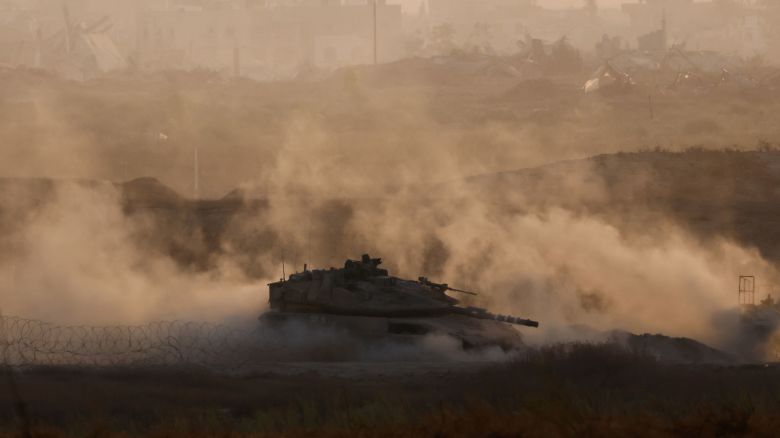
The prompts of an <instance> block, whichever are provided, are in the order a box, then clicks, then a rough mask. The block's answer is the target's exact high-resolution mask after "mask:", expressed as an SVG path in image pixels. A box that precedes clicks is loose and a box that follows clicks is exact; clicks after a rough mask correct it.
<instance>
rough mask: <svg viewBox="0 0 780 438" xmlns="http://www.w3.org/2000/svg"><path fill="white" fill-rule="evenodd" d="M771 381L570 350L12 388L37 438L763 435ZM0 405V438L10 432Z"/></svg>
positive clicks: (140, 373)
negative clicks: (291, 373) (407, 371)
mask: <svg viewBox="0 0 780 438" xmlns="http://www.w3.org/2000/svg"><path fill="white" fill-rule="evenodd" d="M421 367H424V365H421ZM778 377H780V369H777V368H776V367H774V366H754V367H733V368H725V367H707V366H680V365H668V364H664V363H660V362H658V361H657V360H655V359H653V358H651V357H647V356H642V355H637V354H635V353H632V352H629V351H626V350H624V349H621V348H619V347H615V346H613V345H590V344H581V345H558V346H554V347H548V348H544V349H541V350H537V351H534V352H533V353H531V354H529V355H528V356H526V357H524V358H523V359H521V360H518V361H515V362H512V363H506V364H498V365H490V366H487V368H480V367H475V368H473V369H469V370H464V371H461V372H454V371H453V372H451V373H435V374H431V373H425V372H422V373H418V374H414V375H407V376H404V377H402V376H395V377H392V376H385V377H382V376H379V375H376V374H365V375H359V376H353V377H350V378H344V377H332V376H331V377H328V376H321V375H316V374H309V375H304V376H297V377H295V378H292V377H284V376H275V377H274V378H270V376H262V375H245V376H220V375H213V374H207V373H202V372H199V371H193V370H189V371H186V370H127V369H125V370H102V371H100V370H97V371H96V370H92V371H88V370H57V369H40V370H30V371H28V372H25V373H24V374H22V375H20V376H18V380H19V384H20V388H21V393H22V396H23V397H25V402H26V403H27V406H28V408H29V409H28V410H29V412H30V415H32V421H33V424H34V426H33V428H32V431H31V432H32V436H36V437H61V436H62V437H65V436H95V437H100V436H106V437H108V436H135V435H139V434H143V435H149V436H157V437H179V436H192V437H222V436H224V437H228V436H230V437H241V436H247V437H248V436H258V437H262V436H289V437H298V436H301V437H305V436H318V437H319V436H353V435H354V436H388V437H395V436H399V437H400V436H447V437H473V436H544V437H549V436H668V435H677V436H743V435H749V436H762V435H763V436H771V435H773V434H774V432H775V431H776V430H777V428H778V427H780V418H778V417H777V415H776V412H777V410H778V408H779V407H780V399H779V398H778V396H777V394H780V392H779V391H778V390H780V379H778ZM74 392H78V393H79V394H74ZM0 400H2V405H0V407H2V408H3V409H2V410H0V412H4V413H6V414H5V415H6V418H5V422H4V426H3V428H2V430H3V432H2V433H1V434H0V436H2V437H12V436H19V432H20V429H19V424H20V423H19V421H18V419H17V418H13V417H10V416H8V415H10V412H12V410H11V409H6V408H7V407H9V406H8V403H9V402H10V400H9V399H8V395H7V394H6V393H5V392H4V393H3V395H1V396H0ZM87 412H89V414H86V413H87Z"/></svg>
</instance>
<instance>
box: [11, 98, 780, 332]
mask: <svg viewBox="0 0 780 438" xmlns="http://www.w3.org/2000/svg"><path fill="white" fill-rule="evenodd" d="M360 99H362V100H360V101H359V103H360V104H361V105H364V107H365V108H367V109H366V113H365V114H366V116H365V117H366V118H365V119H364V120H361V121H360V122H361V123H365V125H366V127H365V129H364V130H359V129H356V128H355V126H354V125H345V124H339V123H333V122H332V121H330V120H327V119H323V118H322V117H320V116H317V112H316V111H314V110H313V109H312V108H311V107H308V108H304V109H299V110H297V111H294V112H292V113H290V114H289V115H288V117H287V119H285V120H279V121H277V122H275V123H278V127H279V129H280V130H279V134H278V136H277V138H278V140H279V143H278V144H277V148H276V150H275V151H273V153H272V154H267V153H265V152H264V153H263V154H264V156H265V159H264V160H263V164H262V165H261V166H260V167H257V172H256V175H255V177H254V178H251V179H250V178H247V179H245V180H243V182H241V184H238V181H237V182H236V183H235V186H239V185H240V186H241V187H242V191H241V193H242V194H243V196H244V198H245V202H250V201H251V200H252V199H254V198H260V199H263V200H267V202H268V209H267V211H263V212H262V214H261V215H257V216H253V215H251V214H244V215H239V216H237V217H235V218H233V219H232V221H231V223H229V224H228V226H227V227H228V233H229V234H230V233H232V234H233V235H236V236H238V240H239V241H241V240H246V241H251V242H253V243H252V244H253V245H254V246H259V247H262V251H260V253H261V256H260V257H255V258H253V259H251V263H254V264H256V265H258V267H259V269H260V270H262V271H263V273H264V274H263V275H261V276H260V277H261V278H258V277H257V276H254V277H253V276H249V275H247V273H246V272H244V270H242V269H241V268H240V267H239V266H240V265H241V264H242V263H246V260H242V258H245V256H246V254H244V253H242V251H241V250H239V249H236V248H233V247H230V246H229V245H228V244H224V243H223V247H222V248H221V249H222V252H221V253H220V254H219V255H218V257H217V260H216V261H215V262H214V263H213V264H212V266H211V267H210V269H208V270H206V271H193V270H188V269H183V268H182V267H181V266H178V265H177V264H176V263H175V262H174V261H173V260H172V258H171V257H169V255H167V254H164V253H159V252H154V251H148V250H147V249H146V248H145V247H144V246H143V245H141V244H140V243H139V242H138V239H137V238H136V236H137V233H138V232H139V230H145V231H146V232H148V233H151V234H152V235H153V234H154V232H155V231H154V230H153V229H152V228H153V227H154V224H153V221H151V220H148V221H147V220H144V219H143V217H140V218H139V217H132V218H130V217H128V215H126V214H125V212H124V211H123V209H122V205H121V202H120V199H119V196H120V195H119V192H118V191H117V189H116V187H115V186H114V185H112V184H109V183H98V184H97V185H86V186H85V185H84V184H77V183H61V184H57V190H56V191H55V194H54V195H53V196H51V199H49V200H48V201H47V202H44V203H43V204H42V205H36V206H34V207H31V208H30V206H27V207H25V208H24V209H21V210H24V211H28V214H27V215H26V216H24V217H23V218H22V219H21V221H17V225H16V228H15V229H13V231H12V232H11V233H9V234H8V235H7V236H6V237H4V238H3V240H2V241H3V245H4V256H3V258H2V263H0V274H1V275H0V284H1V285H2V286H1V289H0V297H1V298H0V303H2V310H3V312H4V313H6V314H16V315H23V316H26V317H32V318H40V319H45V320H52V321H56V322H59V323H71V324H138V323H143V322H148V321H152V320H160V319H165V320H171V319H195V320H200V319H208V320H229V319H234V318H243V319H249V318H254V317H256V316H257V315H258V314H259V313H260V312H261V311H262V309H263V306H264V302H265V297H264V294H265V283H267V282H268V281H270V280H271V279H276V278H278V276H280V273H281V268H280V266H279V265H280V263H281V259H282V257H286V259H287V263H288V265H289V264H292V265H293V269H300V268H301V267H302V265H303V263H307V262H308V263H309V265H310V266H318V267H319V266H331V265H333V266H336V265H339V264H341V263H342V262H343V260H344V258H347V257H352V258H355V257H358V256H359V255H360V254H362V253H365V252H370V253H371V254H372V255H375V256H380V257H383V258H384V259H385V261H386V264H387V265H388V266H389V267H390V268H391V269H392V272H393V273H395V274H397V275H399V276H404V277H409V278H416V277H417V276H418V275H425V276H428V277H430V278H432V279H436V280H440V281H442V282H448V283H449V284H452V285H457V286H458V287H462V288H466V289H474V290H477V291H479V292H480V293H481V295H480V296H479V297H478V298H477V299H476V300H475V301H474V304H478V305H481V306H485V307H488V308H490V309H491V310H493V311H495V312H497V313H508V314H516V315H519V316H524V317H529V318H534V319H537V320H540V321H541V322H542V327H543V328H542V329H541V330H539V331H536V332H529V333H528V336H529V338H533V339H536V340H538V341H539V342H544V341H555V340H564V339H567V338H576V337H578V336H582V334H583V333H598V332H601V331H606V330H611V329H624V330H630V331H634V332H662V333H664V334H670V335H678V336H690V337H695V338H697V339H700V340H704V341H711V342H716V341H717V340H718V328H717V327H715V326H713V322H712V317H713V315H714V314H717V313H719V312H722V311H724V310H726V309H731V308H733V307H734V301H735V299H734V296H733V295H734V293H733V290H732V289H733V287H732V285H733V283H734V279H735V278H736V277H737V276H738V275H739V273H742V272H757V273H762V274H763V275H764V276H766V277H773V276H774V275H775V274H774V270H773V267H772V266H771V265H770V264H769V263H768V262H766V261H765V260H763V259H762V257H761V255H760V254H759V253H758V252H757V251H756V250H754V249H751V248H744V247H741V246H740V245H739V244H737V243H735V242H734V241H731V240H728V239H726V238H721V237H715V238H712V239H708V240H706V241H702V240H701V239H699V238H694V237H692V236H691V235H690V234H689V232H688V231H687V230H686V229H684V228H683V227H682V226H680V225H679V224H676V223H675V222H674V221H672V220H669V221H664V220H662V221H660V222H659V223H648V224H647V227H646V228H645V229H644V230H643V233H642V235H641V236H637V235H635V234H634V235H632V234H631V233H629V232H627V231H626V230H622V229H620V228H619V227H618V226H617V225H615V224H614V223H611V222H609V221H607V220H605V219H604V218H603V217H601V216H598V215H593V214H589V213H587V212H581V211H576V209H574V210H572V209H569V208H567V207H565V206H564V207H562V206H561V205H562V204H571V202H568V201H571V200H579V201H581V202H585V201H587V200H594V199H595V200H599V201H600V202H604V203H609V202H610V196H611V192H610V191H609V187H608V185H607V183H606V182H605V181H603V180H602V179H601V176H600V175H599V174H598V173H597V172H595V171H594V170H593V169H591V168H589V167H588V166H587V165H583V166H582V167H581V168H580V169H579V170H578V171H576V172H569V173H568V174H567V175H565V178H564V179H565V180H566V181H568V182H567V183H566V186H567V188H568V190H567V191H566V193H565V197H566V198H568V199H567V202H566V203H564V202H561V201H562V200H561V199H555V198H556V197H561V196H563V195H562V194H561V193H560V192H556V193H552V192H551V193H550V194H549V195H546V194H545V193H544V191H541V192H539V191H538V189H534V190H536V191H534V192H533V193H529V192H528V190H527V188H526V187H513V188H511V189H503V191H501V192H498V193H496V192H493V193H489V196H488V195H486V194H485V193H484V191H481V190H479V189H478V188H476V187H475V186H474V184H469V183H468V182H464V180H463V179H462V178H463V177H465V176H469V175H475V174H482V173H490V172H495V171H496V170H503V169H506V168H518V167H523V163H529V165H531V164H535V163H538V162H539V161H543V160H544V158H543V157H544V156H545V155H544V154H545V152H544V147H543V145H544V144H551V143H545V142H544V141H543V140H544V139H545V138H547V139H548V140H550V139H553V138H555V139H558V140H555V141H553V140H551V141H553V143H555V142H556V141H559V140H560V141H562V140H564V139H565V142H564V143H565V144H573V143H576V142H575V141H574V138H567V136H576V135H579V134H581V133H582V132H581V131H577V130H576V129H572V130H571V131H567V128H566V127H567V124H566V123H563V124H562V125H559V126H557V128H556V127H553V126H551V127H548V128H542V127H540V126H532V127H530V128H526V131H518V130H513V131H511V132H510V131H507V128H506V126H503V125H502V126H498V125H495V124H490V123H487V124H484V125H480V124H477V125H475V126H476V128H475V129H474V130H473V131H474V132H477V133H478V135H477V136H476V137H474V134H473V132H472V134H470V135H471V137H469V136H465V135H466V134H464V132H465V131H466V128H461V127H457V126H456V127H450V129H445V130H442V129H440V128H441V127H442V125H441V124H440V123H439V122H437V121H436V117H437V115H436V114H435V113H433V112H432V109H431V105H432V103H431V101H430V100H429V99H428V98H427V97H425V96H421V95H412V96H402V97H399V96H389V97H388V96H384V97H378V96H376V95H374V96H372V97H365V96H364V97H362V98H360ZM399 99H401V100H402V101H403V103H402V104H399ZM52 111H53V110H52V109H51V108H49V109H47V110H46V111H43V112H42V113H41V114H44V115H45V118H44V119H39V121H38V123H41V124H43V125H47V126H49V125H51V126H54V127H59V128H58V129H59V131H58V132H59V133H60V135H58V137H60V138H61V145H62V149H61V150H56V149H54V148H53V147H52V148H50V149H48V150H47V151H46V155H47V160H50V161H51V163H57V162H60V161H61V159H62V160H66V158H67V157H70V159H71V160H72V159H73V157H74V153H75V154H76V155H75V156H77V157H79V158H78V160H79V161H78V162H80V163H82V164H81V165H82V166H84V168H87V167H93V166H94V168H102V169H104V170H101V172H107V169H108V168H107V167H105V166H104V163H105V162H109V161H110V160H111V159H113V157H111V156H105V155H102V156H101V155H100V154H97V153H95V151H96V150H97V149H98V147H97V145H95V144H93V143H90V142H91V141H92V140H88V139H87V137H88V134H87V133H86V132H87V130H85V129H84V128H83V127H81V128H79V127H78V126H73V125H67V124H64V123H63V122H62V121H63V120H66V119H67V117H64V116H62V115H57V114H55V113H52ZM178 111H180V114H186V116H177V117H181V119H179V118H176V117H175V118H174V119H171V120H168V122H166V123H167V124H168V125H170V127H177V128H176V129H179V130H180V131H179V132H178V134H179V135H180V136H183V137H184V138H188V139H196V138H197V132H198V128H196V126H199V124H198V123H196V122H193V121H192V120H193V119H195V120H199V119H200V117H203V115H202V114H201V115H198V114H193V113H197V112H198V111H200V110H199V109H198V108H197V106H195V105H194V104H193V106H190V104H184V106H183V107H181V108H180V109H179V110H178ZM588 117H592V116H588ZM181 120H185V121H186V120H189V122H185V121H181ZM55 121H56V123H55ZM345 123H346V122H345ZM568 123H570V122H568ZM347 128H349V129H347ZM176 129H174V130H173V131H171V130H168V133H169V134H171V137H173V138H174V140H171V142H172V143H173V145H170V144H165V145H161V147H174V148H175V147H181V149H180V150H179V152H177V153H176V154H180V155H186V154H187V153H188V151H189V148H188V147H185V144H184V143H181V144H178V146H177V144H176V143H175V138H176V137H177V131H176ZM542 129H544V130H546V132H547V134H545V135H540V134H539V132H540V130H542ZM588 129H591V128H588ZM621 129H622V128H619V127H616V128H614V129H612V128H609V127H606V126H601V127H600V132H601V135H602V138H607V137H610V136H611V135H614V136H615V137H617V138H619V137H620V135H621ZM230 135H231V136H232V137H231V141H233V140H235V139H237V138H241V139H243V140H242V141H249V140H248V138H249V137H251V135H252V130H251V128H247V131H246V132H241V131H237V132H231V133H230ZM50 140H51V139H50ZM258 141H259V142H262V140H258ZM71 145H72V146H71ZM259 146H262V145H259ZM583 147H586V148H587V147H591V148H593V150H597V149H596V148H597V145H595V144H594V143H591V142H588V143H586V144H584V145H583ZM614 147H618V145H616V146H614ZM74 148H75V149H74ZM79 148H80V149H79ZM261 149H262V148H261ZM565 150H566V151H567V152H564V153H563V154H559V153H557V152H552V154H553V155H551V156H555V155H556V154H558V155H560V156H566V155H568V156H576V155H577V154H580V153H586V152H585V151H581V152H578V151H573V150H569V149H568V147H566V149H565ZM586 150H587V149H586ZM139 153H141V152H139ZM226 153H230V152H226ZM37 154H39V156H38V158H35V159H31V160H30V161H29V162H31V163H39V162H40V157H41V156H42V154H43V152H37ZM244 158H246V157H244ZM139 160H141V161H142V160H143V158H142V157H140V156H137V155H136V156H131V161H135V162H138V161H139ZM21 161H22V162H24V161H25V160H24V159H23V160H21ZM247 161H251V160H247ZM62 162H63V163H64V164H65V167H66V168H67V163H68V161H62ZM5 167H7V166H5ZM33 167H34V166H33ZM30 171H32V170H30ZM42 173H44V174H48V171H47V172H42ZM74 173H75V174H77V175H79V176H83V175H84V173H79V172H74ZM174 173H175V172H173V173H169V174H168V175H172V174H174ZM54 174H56V172H54ZM58 175H59V176H72V175H69V174H67V173H64V174H63V173H61V174H58ZM235 178H241V175H237V176H235ZM163 179H165V178H163ZM10 196H11V198H13V196H12V195H10ZM546 196H549V197H550V198H552V199H549V200H548V201H549V202H546V203H544V204H541V205H540V204H538V203H531V202H529V199H532V198H533V199H539V198H545V197H546ZM17 198H18V199H12V200H10V201H8V200H7V201H8V202H6V203H5V205H4V209H5V210H11V211H12V210H14V209H15V208H17V207H16V206H15V204H14V202H22V201H21V199H22V198H24V197H23V196H19V197H17ZM19 223H22V225H19ZM261 230H265V231H268V230H270V231H271V234H268V236H271V237H269V238H268V239H266V240H263V239H262V238H260V237H258V236H262V235H264V234H262V233H261ZM194 238H195V239H198V238H200V239H202V238H203V236H195V237H194ZM577 327H579V328H577Z"/></svg>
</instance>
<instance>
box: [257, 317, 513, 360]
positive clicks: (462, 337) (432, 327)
mask: <svg viewBox="0 0 780 438" xmlns="http://www.w3.org/2000/svg"><path fill="white" fill-rule="evenodd" d="M260 320H261V321H262V322H264V323H266V324H269V325H272V326H273V325H281V324H285V323H291V322H295V323H300V324H305V325H307V326H310V327H312V328H314V329H317V328H327V329H334V330H341V331H346V332H348V333H349V334H350V335H351V336H354V337H356V338H359V339H363V340H366V341H369V342H374V341H375V342H381V341H383V340H392V341H398V342H410V343H414V342H417V341H420V340H421V339H422V338H424V337H425V336H429V335H439V336H441V335H444V336H449V337H451V338H454V339H456V340H458V341H459V342H460V344H461V346H462V348H463V349H464V350H479V349H486V348H495V347H498V348H501V349H502V350H504V351H513V350H520V349H522V348H523V347H524V343H523V338H522V335H521V334H520V332H519V331H518V330H517V329H516V328H515V327H513V326H512V325H510V324H506V323H502V322H499V321H491V320H482V319H475V318H471V317H468V316H464V315H457V314H449V315H440V316H427V317H403V318H401V317H375V316H350V315H335V314H327V313H305V312H301V313H298V312H280V311H270V312H267V313H265V314H263V315H262V316H261V317H260Z"/></svg>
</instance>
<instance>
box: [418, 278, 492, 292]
mask: <svg viewBox="0 0 780 438" xmlns="http://www.w3.org/2000/svg"><path fill="white" fill-rule="evenodd" d="M418 282H419V283H420V284H422V285H425V286H429V287H432V288H434V289H441V290H444V291H452V292H458V293H461V294H466V295H474V296H477V295H479V294H478V293H476V292H471V291H468V290H463V289H455V288H454V287H450V285H448V284H446V283H434V282H432V281H430V280H428V279H427V278H425V277H420V278H419V279H418Z"/></svg>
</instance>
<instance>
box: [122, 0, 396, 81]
mask: <svg viewBox="0 0 780 438" xmlns="http://www.w3.org/2000/svg"><path fill="white" fill-rule="evenodd" d="M232 6H235V5H232ZM375 26H376V43H375ZM402 40H403V37H402V11H401V6H400V5H390V4H387V3H386V2H385V1H383V0H379V1H378V2H377V4H376V5H374V3H373V2H372V1H362V2H348V3H347V2H343V3H342V2H340V1H322V0H316V1H295V2H293V1H289V2H273V3H271V2H267V3H266V2H263V3H262V4H257V5H255V4H254V3H251V2H250V3H247V4H245V5H244V6H242V7H217V6H215V5H211V6H208V5H188V4H178V5H169V6H167V7H164V8H159V7H158V8H149V9H147V10H146V11H145V12H143V13H142V14H141V15H140V17H139V30H138V43H137V48H136V56H137V57H138V60H139V64H140V65H142V66H143V67H145V68H149V69H164V68H180V67H183V68H198V67H200V68H208V69H213V70H218V71H231V72H233V73H234V74H240V75H245V76H250V77H255V78H259V79H271V78H280V77H291V76H295V75H296V74H297V72H299V71H301V70H303V69H306V68H321V69H333V68H337V67H341V66H345V65H354V64H368V63H372V62H373V61H374V57H375V53H376V59H377V61H378V62H390V61H394V60H397V59H399V58H400V57H401V56H402V55H403V44H402ZM375 44H376V46H375Z"/></svg>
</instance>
